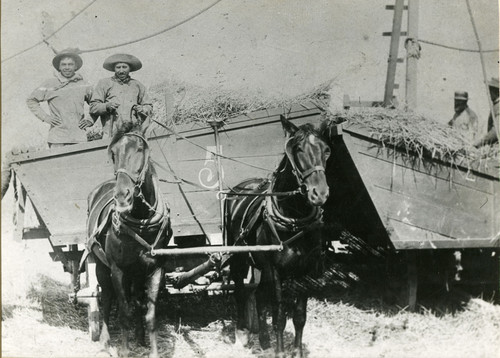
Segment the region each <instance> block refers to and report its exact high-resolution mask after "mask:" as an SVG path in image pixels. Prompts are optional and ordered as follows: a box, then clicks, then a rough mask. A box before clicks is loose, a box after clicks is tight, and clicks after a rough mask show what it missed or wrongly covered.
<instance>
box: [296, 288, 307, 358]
mask: <svg viewBox="0 0 500 358" xmlns="http://www.w3.org/2000/svg"><path fill="white" fill-rule="evenodd" d="M306 317H307V295H305V294H299V296H298V297H297V301H296V302H295V310H294V312H293V325H294V326H295V342H294V352H293V355H294V356H297V355H298V356H299V357H300V358H302V357H303V356H304V353H303V351H302V333H303V332H304V326H305V324H306Z"/></svg>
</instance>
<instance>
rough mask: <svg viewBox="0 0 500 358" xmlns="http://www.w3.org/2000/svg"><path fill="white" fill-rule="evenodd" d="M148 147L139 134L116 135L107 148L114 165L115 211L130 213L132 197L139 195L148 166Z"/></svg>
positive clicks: (132, 202)
mask: <svg viewBox="0 0 500 358" xmlns="http://www.w3.org/2000/svg"><path fill="white" fill-rule="evenodd" d="M149 151H150V150H149V146H148V142H147V141H146V139H145V138H144V137H143V136H142V134H140V133H136V132H130V133H118V134H117V135H116V136H115V137H114V138H113V140H112V141H111V143H110V144H109V147H108V153H109V155H110V156H111V160H112V161H113V164H114V170H115V176H116V185H115V191H114V199H115V210H116V211H117V212H120V213H122V212H130V211H131V210H132V207H133V204H134V197H136V196H139V195H140V194H141V186H142V184H143V182H144V179H145V177H146V173H147V170H148V165H149Z"/></svg>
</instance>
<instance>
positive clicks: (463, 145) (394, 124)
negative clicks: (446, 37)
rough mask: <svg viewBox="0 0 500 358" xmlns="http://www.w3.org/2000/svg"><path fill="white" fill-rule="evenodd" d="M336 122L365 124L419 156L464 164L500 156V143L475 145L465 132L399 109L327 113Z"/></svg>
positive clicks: (383, 138)
mask: <svg viewBox="0 0 500 358" xmlns="http://www.w3.org/2000/svg"><path fill="white" fill-rule="evenodd" d="M328 118H330V120H333V121H335V122H336V123H340V122H345V121H347V122H348V123H352V124H358V125H362V126H363V127H365V128H367V129H368V130H369V131H370V133H371V135H372V137H374V138H377V139H379V140H380V141H381V142H382V143H384V144H386V145H393V146H396V147H398V148H404V149H405V150H406V151H407V152H413V153H417V154H418V156H419V157H422V156H424V155H425V156H430V157H431V158H436V159H440V160H443V161H451V162H452V163H457V164H459V163H461V162H463V161H468V160H476V159H481V158H488V157H498V144H497V145H495V146H484V147H482V148H479V149H477V148H475V147H474V146H473V145H472V144H473V143H471V142H470V141H468V140H467V138H466V137H465V136H464V134H463V133H462V132H461V131H460V130H457V129H455V128H451V127H449V126H447V125H444V124H441V123H439V122H437V121H435V120H433V119H431V118H428V117H425V116H423V115H421V114H418V113H413V112H406V111H403V110H400V109H386V108H365V109H350V110H349V111H345V112H341V113H335V114H332V113H330V114H328Z"/></svg>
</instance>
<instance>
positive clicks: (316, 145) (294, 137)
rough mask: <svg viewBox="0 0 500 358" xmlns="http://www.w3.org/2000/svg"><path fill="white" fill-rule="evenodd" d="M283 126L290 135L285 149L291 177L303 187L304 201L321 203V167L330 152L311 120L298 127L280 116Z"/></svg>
mask: <svg viewBox="0 0 500 358" xmlns="http://www.w3.org/2000/svg"><path fill="white" fill-rule="evenodd" d="M281 122H282V124H283V128H284V129H285V131H286V132H287V133H288V134H289V135H290V137H289V139H288V140H287V142H286V145H285V150H286V154H287V157H288V160H289V161H290V163H291V165H292V168H293V171H294V174H295V177H296V178H297V181H298V183H299V185H300V186H301V188H302V189H303V190H304V192H305V195H306V197H307V200H308V202H309V203H310V204H311V205H314V206H321V205H323V204H324V203H325V202H326V200H327V199H328V195H329V188H328V184H327V182H326V175H325V167H326V161H327V160H328V157H329V156H330V147H329V146H328V144H327V143H326V142H325V140H324V139H323V138H322V136H321V134H320V132H319V131H318V130H316V129H315V128H314V126H313V125H312V124H305V125H303V126H301V127H300V128H298V127H297V126H295V125H294V124H293V123H291V122H290V121H288V120H287V119H286V118H285V117H284V116H281Z"/></svg>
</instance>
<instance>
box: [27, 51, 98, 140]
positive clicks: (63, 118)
mask: <svg viewBox="0 0 500 358" xmlns="http://www.w3.org/2000/svg"><path fill="white" fill-rule="evenodd" d="M52 65H53V66H54V68H55V69H56V70H57V71H56V72H55V73H54V77H53V78H51V79H49V80H47V81H45V82H44V83H43V84H42V85H41V86H40V87H38V88H37V89H35V90H34V91H33V93H31V95H30V96H29V97H28V99H27V100H26V104H27V105H28V108H29V109H30V110H31V112H33V114H34V115H35V116H36V117H38V118H39V119H40V120H42V121H43V122H45V123H48V124H50V129H49V136H48V139H47V142H48V143H49V147H58V146H64V145H68V144H74V143H79V142H86V141H87V134H86V132H85V128H87V127H90V126H92V125H93V124H94V120H93V119H91V118H88V117H87V116H85V114H84V102H87V103H88V104H90V98H91V97H92V85H91V84H90V83H88V82H87V81H85V80H84V79H83V77H82V76H81V75H80V74H79V73H78V72H76V71H78V70H79V69H80V68H81V67H82V65H83V61H82V58H81V57H80V56H79V55H78V50H76V49H65V50H63V51H61V52H59V53H58V54H57V55H56V56H55V57H54V59H53V60H52ZM41 102H47V104H48V106H49V110H50V114H47V113H46V112H45V111H44V110H43V109H42V107H41V106H40V103H41Z"/></svg>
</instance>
